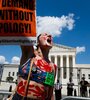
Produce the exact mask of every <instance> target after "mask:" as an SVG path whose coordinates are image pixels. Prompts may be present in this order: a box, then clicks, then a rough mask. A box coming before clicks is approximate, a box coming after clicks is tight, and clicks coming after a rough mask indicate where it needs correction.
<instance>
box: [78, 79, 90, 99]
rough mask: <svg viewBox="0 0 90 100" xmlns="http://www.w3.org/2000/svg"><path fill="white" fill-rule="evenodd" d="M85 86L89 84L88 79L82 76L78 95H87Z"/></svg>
mask: <svg viewBox="0 0 90 100" xmlns="http://www.w3.org/2000/svg"><path fill="white" fill-rule="evenodd" d="M87 86H89V83H88V81H86V80H85V77H82V80H81V81H80V95H81V96H82V97H87Z"/></svg>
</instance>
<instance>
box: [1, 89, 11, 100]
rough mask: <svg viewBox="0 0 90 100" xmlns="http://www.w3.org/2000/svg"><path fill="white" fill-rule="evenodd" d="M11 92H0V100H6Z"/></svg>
mask: <svg viewBox="0 0 90 100" xmlns="http://www.w3.org/2000/svg"><path fill="white" fill-rule="evenodd" d="M11 94H12V92H6V91H0V100H7V99H6V98H7V97H8V95H11Z"/></svg>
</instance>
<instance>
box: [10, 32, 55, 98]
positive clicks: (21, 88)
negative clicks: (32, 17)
mask: <svg viewBox="0 0 90 100" xmlns="http://www.w3.org/2000/svg"><path fill="white" fill-rule="evenodd" d="M52 45H53V43H52V36H51V35H49V34H47V33H44V34H41V35H39V37H38V50H39V55H38V54H36V55H34V49H33V46H21V50H22V57H21V61H20V67H19V77H18V84H17V89H16V92H15V94H14V96H13V99H12V100H22V99H23V100H32V99H33V100H34V99H35V100H54V97H53V85H54V80H55V74H56V65H55V64H53V63H52V62H51V61H50V60H49V59H48V54H49V50H50V49H51V48H52Z"/></svg>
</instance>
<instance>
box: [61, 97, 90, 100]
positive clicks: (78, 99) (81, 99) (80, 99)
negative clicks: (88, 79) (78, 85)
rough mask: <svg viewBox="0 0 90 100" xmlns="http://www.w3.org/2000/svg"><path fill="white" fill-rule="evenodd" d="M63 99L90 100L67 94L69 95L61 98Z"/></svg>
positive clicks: (89, 99)
mask: <svg viewBox="0 0 90 100" xmlns="http://www.w3.org/2000/svg"><path fill="white" fill-rule="evenodd" d="M61 100H90V98H86V97H74V96H67V97H64V98H63V99H61Z"/></svg>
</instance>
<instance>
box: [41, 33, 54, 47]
mask: <svg viewBox="0 0 90 100" xmlns="http://www.w3.org/2000/svg"><path fill="white" fill-rule="evenodd" d="M39 45H40V46H43V47H47V48H52V45H53V42H52V36H51V35H50V34H47V33H43V34H41V35H40V37H39Z"/></svg>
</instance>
